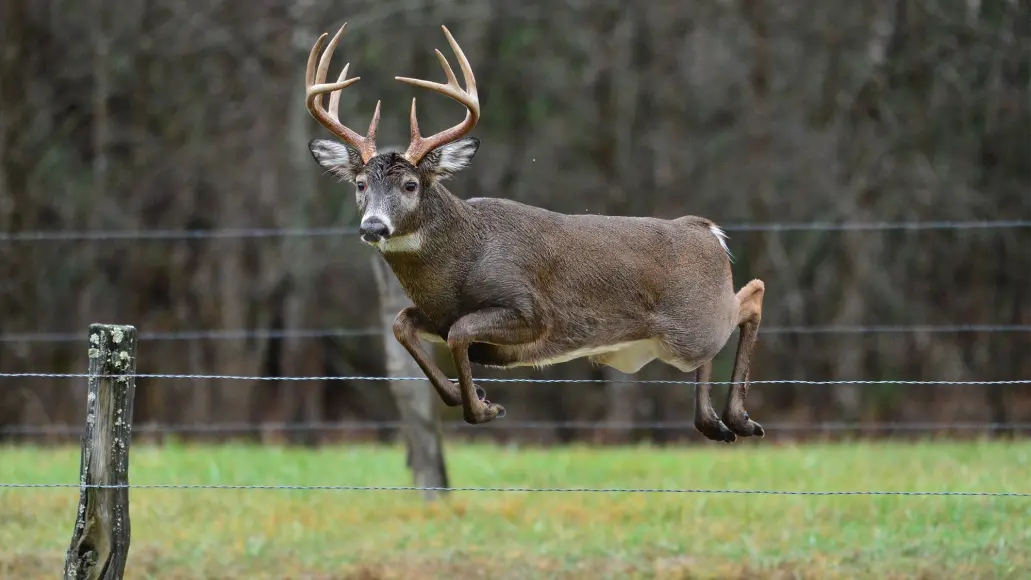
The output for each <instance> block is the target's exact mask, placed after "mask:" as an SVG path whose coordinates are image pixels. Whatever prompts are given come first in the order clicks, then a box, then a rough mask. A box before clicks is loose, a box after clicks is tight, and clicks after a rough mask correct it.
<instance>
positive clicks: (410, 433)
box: [372, 256, 450, 500]
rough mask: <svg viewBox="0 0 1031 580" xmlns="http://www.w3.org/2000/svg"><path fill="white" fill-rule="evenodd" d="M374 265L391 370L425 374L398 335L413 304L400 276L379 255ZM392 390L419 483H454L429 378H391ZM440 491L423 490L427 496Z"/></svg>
mask: <svg viewBox="0 0 1031 580" xmlns="http://www.w3.org/2000/svg"><path fill="white" fill-rule="evenodd" d="M372 269H373V272H374V273H375V276H376V285H377V286H378V287H379V296H380V317H381V320H382V325H383V330H384V332H383V347H384V350H385V352H386V357H387V374H388V375H390V376H391V377H422V376H425V375H424V373H423V372H422V369H420V368H419V365H417V364H416V363H415V361H414V360H412V357H411V356H410V355H409V354H408V351H407V350H405V348H404V347H403V346H401V344H400V343H399V342H397V339H395V338H394V330H393V329H394V318H396V317H397V313H398V312H400V311H401V309H402V308H405V307H406V306H408V305H410V304H411V303H410V302H409V301H408V297H407V296H405V294H404V291H403V290H402V289H401V284H400V283H399V282H398V281H397V278H396V277H395V276H394V275H393V273H392V272H390V271H389V270H388V269H387V267H386V266H385V265H384V264H383V261H382V259H381V258H379V257H378V256H377V257H375V258H373V262H372ZM390 392H391V394H392V395H393V396H394V401H395V402H396V403H397V409H398V411H399V412H400V413H401V423H402V426H401V433H402V435H403V436H404V439H405V445H406V447H407V450H408V467H409V469H411V470H412V476H413V479H414V481H415V485H416V486H418V487H450V486H449V485H448V478H447V467H446V466H445V465H444V444H443V441H442V437H441V434H440V414H439V413H438V412H437V399H438V398H437V393H436V392H435V391H434V390H433V386H432V385H430V384H429V381H390ZM438 494H439V492H436V491H426V492H423V495H424V497H425V498H426V499H427V500H432V499H435V498H436V497H437V496H438Z"/></svg>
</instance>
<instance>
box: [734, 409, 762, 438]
mask: <svg viewBox="0 0 1031 580" xmlns="http://www.w3.org/2000/svg"><path fill="white" fill-rule="evenodd" d="M723 422H724V423H725V424H726V425H727V426H728V427H730V430H731V431H733V432H734V433H736V434H738V435H740V436H742V437H765V436H766V431H765V430H763V427H762V425H760V424H758V423H756V422H755V421H753V420H751V419H750V418H748V412H747V411H742V412H741V413H740V414H735V413H724V415H723Z"/></svg>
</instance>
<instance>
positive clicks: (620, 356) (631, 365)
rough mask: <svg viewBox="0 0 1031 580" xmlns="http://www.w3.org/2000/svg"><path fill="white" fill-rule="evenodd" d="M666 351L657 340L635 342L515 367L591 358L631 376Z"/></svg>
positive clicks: (583, 350)
mask: <svg viewBox="0 0 1031 580" xmlns="http://www.w3.org/2000/svg"><path fill="white" fill-rule="evenodd" d="M665 350H666V349H665V348H664V347H663V346H662V345H661V344H660V343H659V341H658V340H655V339H646V340H634V341H630V342H618V343H616V344H610V345H605V346H596V347H591V348H581V349H577V350H573V351H570V352H567V353H563V354H561V355H559V356H556V357H553V358H550V359H544V360H535V361H529V362H525V363H517V364H515V365H513V366H521V367H528V366H532V367H537V368H540V367H546V366H550V365H554V364H559V363H564V362H568V361H571V360H574V359H578V358H584V357H590V358H591V359H592V360H593V361H594V362H596V363H600V364H604V365H608V366H610V367H612V368H614V369H616V370H617V371H619V372H622V373H627V374H630V373H636V372H637V371H639V370H641V368H642V367H644V365H646V364H648V363H650V362H652V361H653V360H655V359H657V358H660V355H662V354H664V352H665Z"/></svg>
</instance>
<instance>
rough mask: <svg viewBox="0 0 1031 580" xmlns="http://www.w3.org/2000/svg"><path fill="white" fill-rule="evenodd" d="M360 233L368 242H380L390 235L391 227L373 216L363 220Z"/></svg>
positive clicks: (359, 229)
mask: <svg viewBox="0 0 1031 580" xmlns="http://www.w3.org/2000/svg"><path fill="white" fill-rule="evenodd" d="M358 234H360V235H361V237H362V239H363V240H365V241H367V242H378V241H379V240H382V239H386V238H389V237H390V228H388V227H387V224H385V223H383V222H382V221H380V220H378V219H376V218H372V219H368V220H365V221H363V222H362V225H361V226H360V227H359V228H358Z"/></svg>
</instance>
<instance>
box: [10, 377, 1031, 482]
mask: <svg viewBox="0 0 1031 580" xmlns="http://www.w3.org/2000/svg"><path fill="white" fill-rule="evenodd" d="M97 376H106V377H109V378H115V377H119V376H135V377H137V378H164V379H198V378H205V379H220V380H259V381H270V380H288V381H300V380H377V381H391V380H406V381H411V380H422V381H424V380H426V378H425V377H377V376H372V377H364V376H354V377H289V376H287V377H268V376H238V375H190V374H133V375H95V374H94V375H91V374H87V373H0V377H8V378H14V377H25V378H31V377H48V378H55V377H59V378H87V377H97ZM479 380H480V381H483V382H500V383H520V382H522V383H527V382H530V383H622V382H628V383H637V384H693V381H666V380H643V381H613V380H594V379H521V378H502V379H494V378H486V379H479ZM750 382H751V383H752V384H805V385H829V384H863V385H885V384H894V385H1016V384H1031V380H1023V379H1018V380H1008V381H947V380H942V381H891V380H850V381H833V380H832V381H810V380H795V379H783V380H757V381H750ZM712 384H724V385H726V384H732V382H730V381H722V382H713V383H712ZM447 425H448V427H449V428H452V429H461V428H468V427H471V426H469V425H465V424H464V423H459V422H450V423H448V424H447ZM691 425H692V424H691V423H687V422H653V423H622V424H619V423H612V422H587V421H565V422H540V421H526V422H522V423H520V424H517V425H516V428H525V429H544V428H548V429H554V428H556V427H557V426H560V427H563V428H573V429H616V428H619V429H648V428H664V429H673V428H688V427H689V426H691ZM400 426H401V423H400V422H396V421H393V422H387V421H365V422H339V423H308V424H286V423H266V424H254V425H251V424H248V425H244V424H221V425H143V426H141V427H139V428H136V429H134V432H136V433H137V434H141V433H147V432H151V433H162V432H166V433H167V432H175V431H178V432H185V431H187V430H198V431H200V432H209V433H211V432H217V431H219V430H222V431H223V432H225V431H229V430H239V429H247V430H253V429H262V428H264V429H267V428H291V429H308V430H311V429H316V428H321V429H324V428H337V429H343V428H351V429H353V428H363V429H379V428H384V427H390V428H394V429H397V428H399V427H400ZM498 427H501V425H498ZM504 427H506V428H512V427H513V425H512V424H506V425H504ZM874 427H878V428H881V429H908V430H915V429H916V428H927V427H944V428H956V427H965V428H971V429H972V428H985V427H996V428H1008V429H1031V424H1028V423H1011V424H1007V423H924V424H916V423H908V424H907V423H902V424H896V423H882V424H869V423H867V424H864V423H827V424H802V423H794V424H782V425H779V426H776V427H775V426H772V425H771V426H770V429H771V431H773V430H775V429H777V428H783V429H795V430H803V429H805V430H813V429H814V428H824V429H835V430H846V429H871V428H874ZM490 429H491V427H490V426H480V431H482V432H486V431H488V430H490ZM75 430H76V428H75V427H73V426H71V425H43V426H13V427H5V428H4V429H3V430H2V431H0V434H16V433H20V434H30V433H33V432H35V433H37V434H44V433H48V434H54V433H58V432H62V433H65V434H71V433H73V432H74V431H75ZM80 430H81V428H80ZM68 488H78V489H80V490H85V489H90V488H97V489H123V488H124V489H164V490H247V491H356V492H374V491H380V492H385V491H395V492H492V493H628V494H721V495H775V496H903V497H916V496H940V497H1000V498H1001V497H1006V498H1014V497H1018V498H1023V497H1031V492H1023V491H912V490H777V489H700V488H698V489H690V488H688V489H680V488H614V487H610V488H586V487H569V488H560V487H541V488H532V487H420V486H380V485H279V484H274V485H273V484H269V485H236V484H125V485H99V484H85V483H6V482H0V489H68Z"/></svg>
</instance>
